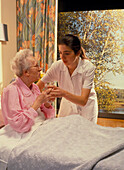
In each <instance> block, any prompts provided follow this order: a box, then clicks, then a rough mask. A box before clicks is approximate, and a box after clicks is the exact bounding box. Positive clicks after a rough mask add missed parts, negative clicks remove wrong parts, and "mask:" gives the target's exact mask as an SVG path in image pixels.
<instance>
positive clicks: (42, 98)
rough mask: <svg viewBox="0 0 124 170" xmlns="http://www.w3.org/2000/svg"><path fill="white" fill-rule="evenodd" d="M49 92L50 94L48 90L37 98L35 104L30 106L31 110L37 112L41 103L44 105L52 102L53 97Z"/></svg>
mask: <svg viewBox="0 0 124 170" xmlns="http://www.w3.org/2000/svg"><path fill="white" fill-rule="evenodd" d="M50 92H51V89H50V88H49V89H47V90H46V91H43V92H42V93H41V94H40V95H39V96H37V98H36V100H35V102H34V103H33V105H32V108H33V109H34V110H37V109H38V108H39V107H40V106H41V104H42V103H46V102H48V101H50V100H52V99H53V97H52V96H51V94H50Z"/></svg>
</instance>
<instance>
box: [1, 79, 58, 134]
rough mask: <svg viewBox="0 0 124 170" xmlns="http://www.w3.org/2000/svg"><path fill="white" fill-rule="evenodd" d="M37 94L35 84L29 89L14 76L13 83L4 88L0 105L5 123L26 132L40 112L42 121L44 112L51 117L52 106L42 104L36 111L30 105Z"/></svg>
mask: <svg viewBox="0 0 124 170" xmlns="http://www.w3.org/2000/svg"><path fill="white" fill-rule="evenodd" d="M39 94H40V90H39V88H38V86H37V85H36V84H34V83H33V84H32V88H31V90H30V89H29V88H28V87H27V86H26V85H25V84H24V83H23V81H22V80H21V79H20V78H16V80H15V81H14V82H13V83H11V84H9V85H8V86H7V87H6V88H4V90H3V93H2V98H1V106H2V114H3V118H4V122H5V124H10V125H11V127H12V128H13V129H14V130H16V131H17V132H27V131H29V130H30V129H31V127H32V125H33V124H34V122H35V118H36V117H38V115H39V113H40V112H41V113H40V117H42V118H41V119H42V121H43V120H45V116H44V114H49V118H50V114H51V115H52V116H51V117H53V114H54V115H55V110H54V108H53V107H50V109H47V108H46V107H45V106H44V104H42V105H41V107H40V109H38V111H35V110H34V109H33V108H32V107H31V106H32V105H33V103H34V101H35V100H36V97H37V96H38V95H39ZM39 110H40V111H39Z"/></svg>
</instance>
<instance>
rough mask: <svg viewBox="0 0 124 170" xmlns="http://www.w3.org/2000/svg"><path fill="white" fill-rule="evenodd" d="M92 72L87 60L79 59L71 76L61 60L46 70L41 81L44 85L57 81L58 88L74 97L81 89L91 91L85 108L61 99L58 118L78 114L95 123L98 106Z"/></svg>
mask: <svg viewBox="0 0 124 170" xmlns="http://www.w3.org/2000/svg"><path fill="white" fill-rule="evenodd" d="M94 70H95V67H94V65H93V64H92V63H91V62H90V61H89V60H86V59H84V60H82V59H81V58H79V62H78V65H77V68H76V69H75V70H74V72H73V74H72V75H71V76H70V74H69V71H68V68H67V67H66V66H65V64H64V63H63V61H62V60H59V61H56V62H54V63H53V64H52V66H51V67H50V69H48V71H47V73H46V74H45V76H44V77H43V78H42V79H41V81H43V82H44V83H48V82H53V81H57V82H58V85H59V87H60V88H62V89H64V90H66V91H68V92H70V93H72V94H75V95H81V93H82V88H86V89H91V91H90V95H89V98H88V102H87V104H86V105H85V106H79V105H77V104H74V103H72V102H70V101H68V100H66V99H65V98H62V101H61V104H60V110H59V116H67V115H70V114H80V115H82V116H84V117H86V118H87V119H89V120H91V121H94V122H96V119H97V114H98V108H97V107H98V106H97V96H96V92H95V90H94Z"/></svg>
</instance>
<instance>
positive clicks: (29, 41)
mask: <svg viewBox="0 0 124 170" xmlns="http://www.w3.org/2000/svg"><path fill="white" fill-rule="evenodd" d="M16 3H17V51H19V50H20V49H24V48H30V49H31V50H32V51H33V52H34V55H35V56H36V57H37V58H38V60H39V64H40V65H41V66H42V67H43V71H44V72H46V70H47V69H48V67H50V65H51V64H52V63H53V61H54V60H55V46H54V45H55V6H56V0H16Z"/></svg>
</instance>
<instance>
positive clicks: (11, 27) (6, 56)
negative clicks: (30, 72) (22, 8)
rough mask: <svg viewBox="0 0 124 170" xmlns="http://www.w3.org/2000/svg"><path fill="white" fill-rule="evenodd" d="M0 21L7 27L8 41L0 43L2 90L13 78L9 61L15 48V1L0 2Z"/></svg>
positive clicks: (3, 0)
mask: <svg viewBox="0 0 124 170" xmlns="http://www.w3.org/2000/svg"><path fill="white" fill-rule="evenodd" d="M0 7H1V9H0V13H1V14H0V21H1V23H3V24H7V26H8V38H9V41H8V42H6V43H3V42H2V43H1V44H0V45H1V51H0V54H1V56H0V57H1V64H2V68H1V69H2V75H1V77H2V87H1V88H0V94H1V91H2V88H3V87H5V86H7V85H8V84H9V82H10V81H11V79H12V78H13V73H12V71H11V70H10V60H11V59H12V58H13V56H15V53H16V51H17V47H16V0H0Z"/></svg>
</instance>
